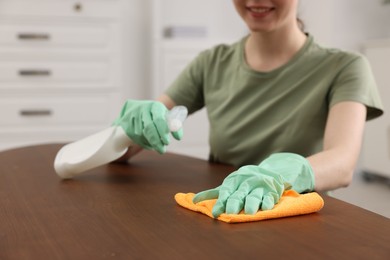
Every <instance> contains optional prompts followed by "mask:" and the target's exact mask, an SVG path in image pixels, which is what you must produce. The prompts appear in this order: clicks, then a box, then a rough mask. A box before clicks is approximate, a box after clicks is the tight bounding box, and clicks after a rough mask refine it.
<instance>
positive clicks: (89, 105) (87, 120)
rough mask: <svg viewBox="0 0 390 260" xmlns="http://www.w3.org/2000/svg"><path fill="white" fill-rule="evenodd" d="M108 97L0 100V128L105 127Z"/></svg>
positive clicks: (107, 118)
mask: <svg viewBox="0 0 390 260" xmlns="http://www.w3.org/2000/svg"><path fill="white" fill-rule="evenodd" d="M111 103H112V102H111V100H110V97H109V96H95V97H77V96H76V97H69V96H68V97H58V96H54V97H44V98H34V99H33V98H28V97H21V98H7V99H5V98H1V99H0V117H1V120H0V126H7V127H12V126H42V127H44V126H53V125H69V124H77V125H86V124H99V123H109V121H110V118H109V117H110V115H109V111H110V110H111V109H112V108H111Z"/></svg>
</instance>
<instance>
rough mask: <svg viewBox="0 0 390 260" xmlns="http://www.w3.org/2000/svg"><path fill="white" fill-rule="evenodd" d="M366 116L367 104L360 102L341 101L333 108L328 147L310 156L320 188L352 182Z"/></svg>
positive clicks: (330, 188) (328, 133)
mask: <svg viewBox="0 0 390 260" xmlns="http://www.w3.org/2000/svg"><path fill="white" fill-rule="evenodd" d="M365 118H366V108H365V106H364V105H362V104H359V103H356V102H341V103H339V104H336V105H334V106H333V107H332V108H331V110H330V113H329V117H328V121H327V126H326V129H325V136H324V150H323V151H322V152H320V153H317V154H314V155H312V156H310V157H308V158H307V159H308V160H309V162H310V164H311V166H312V169H313V171H314V176H315V177H314V178H315V189H316V190H318V191H323V190H332V189H336V188H340V187H345V186H348V185H349V183H350V182H351V180H352V176H353V172H354V169H355V167H356V163H357V161H358V158H359V154H360V149H361V144H362V139H363V130H364V124H365Z"/></svg>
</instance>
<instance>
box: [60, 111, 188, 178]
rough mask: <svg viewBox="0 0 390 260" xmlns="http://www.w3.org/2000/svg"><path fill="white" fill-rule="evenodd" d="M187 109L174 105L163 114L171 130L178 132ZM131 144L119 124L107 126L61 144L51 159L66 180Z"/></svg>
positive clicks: (112, 157)
mask: <svg viewBox="0 0 390 260" xmlns="http://www.w3.org/2000/svg"><path fill="white" fill-rule="evenodd" d="M187 113H188V112H187V108H186V107H184V106H176V107H174V108H172V110H170V111H169V112H168V113H167V122H168V127H169V130H170V131H171V132H175V131H178V130H179V129H180V128H181V127H182V124H183V122H184V120H185V119H186V117H187ZM131 145H133V142H132V140H131V139H130V138H129V137H128V136H127V135H126V133H125V131H124V130H123V128H122V127H120V126H111V127H109V128H107V129H104V130H102V131H100V132H98V133H96V134H93V135H90V136H87V137H85V138H83V139H81V140H78V141H76V142H73V143H69V144H67V145H65V146H63V147H62V148H61V149H60V150H59V151H58V153H57V155H56V158H55V160H54V169H55V171H56V173H57V174H58V175H59V176H60V177H61V178H63V179H70V178H72V177H74V176H76V175H78V174H80V173H82V172H85V171H87V170H90V169H92V168H95V167H98V166H101V165H104V164H107V163H109V162H112V161H114V160H116V159H118V158H120V157H121V156H122V155H124V154H125V153H126V151H127V149H128V148H129V147H130V146H131Z"/></svg>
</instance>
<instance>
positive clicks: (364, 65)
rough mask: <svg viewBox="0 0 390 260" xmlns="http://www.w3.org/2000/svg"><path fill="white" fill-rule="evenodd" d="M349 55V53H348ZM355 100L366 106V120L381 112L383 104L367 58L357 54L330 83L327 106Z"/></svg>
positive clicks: (377, 115)
mask: <svg viewBox="0 0 390 260" xmlns="http://www.w3.org/2000/svg"><path fill="white" fill-rule="evenodd" d="M350 55H351V54H350ZM342 101H355V102H359V103H362V104H364V105H365V106H366V107H367V118H366V119H367V120H370V119H374V118H376V117H379V116H380V115H382V114H383V106H382V102H381V99H380V96H379V92H378V88H377V85H376V83H375V79H374V75H373V73H372V71H371V67H370V64H369V62H368V60H367V59H366V58H365V57H364V56H362V55H358V54H354V57H353V59H351V60H350V61H349V62H347V63H346V65H345V66H344V67H343V68H342V69H341V70H340V72H339V74H338V75H337V77H336V79H335V81H334V82H333V84H332V87H331V91H330V94H329V106H330V107H331V106H333V105H334V104H336V103H339V102H342Z"/></svg>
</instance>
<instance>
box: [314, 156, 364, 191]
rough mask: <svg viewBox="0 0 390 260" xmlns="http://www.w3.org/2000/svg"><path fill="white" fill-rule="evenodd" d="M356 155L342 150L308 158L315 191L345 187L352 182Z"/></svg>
mask: <svg viewBox="0 0 390 260" xmlns="http://www.w3.org/2000/svg"><path fill="white" fill-rule="evenodd" d="M357 157H358V155H353V154H348V152H347V151H342V149H339V150H338V149H333V150H327V151H323V152H320V153H317V154H315V155H312V156H310V157H308V158H307V159H308V161H309V163H310V165H311V166H312V169H313V172H314V179H315V190H316V191H326V190H333V189H337V188H340V187H346V186H348V185H349V184H350V182H351V181H352V176H353V173H354V169H355V167H356V161H357Z"/></svg>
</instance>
